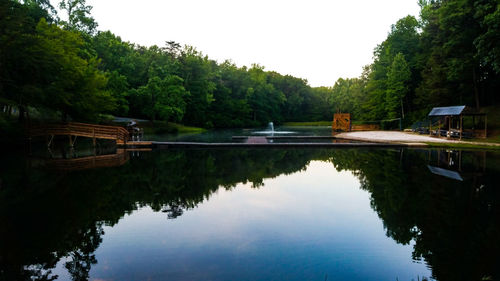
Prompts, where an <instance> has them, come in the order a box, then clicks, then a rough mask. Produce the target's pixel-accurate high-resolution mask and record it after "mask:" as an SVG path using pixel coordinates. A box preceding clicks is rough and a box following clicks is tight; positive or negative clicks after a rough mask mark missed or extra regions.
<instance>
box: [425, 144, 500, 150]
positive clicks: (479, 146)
mask: <svg viewBox="0 0 500 281" xmlns="http://www.w3.org/2000/svg"><path fill="white" fill-rule="evenodd" d="M425 144H427V145H428V146H429V147H436V148H460V149H481V150H495V151H500V146H494V145H487V144H472V143H438V142H426V143H425Z"/></svg>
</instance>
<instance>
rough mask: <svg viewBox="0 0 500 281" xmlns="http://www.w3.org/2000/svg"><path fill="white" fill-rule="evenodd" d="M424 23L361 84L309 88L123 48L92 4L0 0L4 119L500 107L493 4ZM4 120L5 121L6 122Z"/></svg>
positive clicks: (256, 117) (182, 53) (206, 118)
mask: <svg viewBox="0 0 500 281" xmlns="http://www.w3.org/2000/svg"><path fill="white" fill-rule="evenodd" d="M420 6H421V15H420V17H419V18H418V19H417V18H415V17H412V16H407V17H405V18H403V19H401V20H399V21H398V22H397V23H396V24H394V25H393V26H392V28H391V31H390V33H389V34H388V36H387V38H386V40H384V41H383V42H382V43H381V44H380V45H378V46H377V48H376V49H375V51H374V62H373V63H372V64H371V65H369V66H366V67H365V68H364V69H363V74H362V75H361V76H360V77H358V78H347V79H339V80H337V82H336V83H335V85H334V86H333V87H318V88H312V87H310V86H309V85H308V83H307V81H306V80H304V79H300V78H296V77H293V76H290V75H281V74H279V73H276V72H272V71H265V70H264V68H263V67H261V66H259V65H252V66H251V67H249V68H248V67H237V66H236V65H235V64H234V63H232V62H231V61H225V62H222V63H218V62H216V61H214V60H211V59H209V58H208V57H207V56H205V55H203V54H202V53H200V52H199V51H197V50H196V49H195V48H194V47H191V46H181V45H180V44H179V43H176V42H172V41H168V42H166V43H165V45H164V46H150V47H145V46H140V45H137V44H133V43H130V42H124V41H123V40H121V38H120V37H118V36H116V35H114V34H113V33H111V32H110V31H104V32H101V31H97V23H96V22H95V20H94V19H93V18H92V16H91V9H92V7H90V6H88V5H86V3H85V0H62V1H61V2H60V8H61V11H62V12H64V13H65V18H67V20H61V19H60V18H59V16H58V15H57V13H56V12H55V9H54V8H53V7H52V6H51V5H50V2H49V1H48V0H24V1H15V0H0V109H2V112H3V116H5V115H7V116H10V115H14V114H13V112H14V111H16V114H15V115H16V116H19V119H20V120H24V119H26V118H28V119H29V118H30V117H31V118H32V117H33V115H35V114H36V115H37V116H51V117H53V118H57V119H62V120H82V121H85V120H92V121H98V120H99V118H101V119H102V117H103V116H110V115H115V116H133V117H136V118H145V119H150V120H153V121H155V120H164V121H173V122H181V123H184V124H189V125H196V126H202V127H243V126H258V125H262V124H266V123H267V122H270V121H273V122H275V123H281V122H285V121H319V120H331V118H332V113H334V112H337V111H342V112H350V113H351V114H352V115H353V118H354V120H380V119H393V118H400V117H403V118H404V120H405V123H406V124H408V123H410V122H413V121H415V120H418V119H421V118H423V117H425V114H426V113H427V112H428V110H429V109H430V108H431V107H433V106H446V105H457V104H466V105H469V106H473V107H476V108H479V107H480V106H485V105H491V104H495V103H497V102H498V98H497V93H496V92H497V90H498V88H499V82H500V47H499V46H500V8H499V7H500V6H499V4H498V2H497V1H493V0H476V1H472V0H447V1H445V0H441V1H433V0H429V1H427V0H421V1H420ZM1 116H2V115H0V121H1Z"/></svg>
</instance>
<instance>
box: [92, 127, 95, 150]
mask: <svg viewBox="0 0 500 281" xmlns="http://www.w3.org/2000/svg"><path fill="white" fill-rule="evenodd" d="M92 143H93V145H94V148H95V128H92Z"/></svg>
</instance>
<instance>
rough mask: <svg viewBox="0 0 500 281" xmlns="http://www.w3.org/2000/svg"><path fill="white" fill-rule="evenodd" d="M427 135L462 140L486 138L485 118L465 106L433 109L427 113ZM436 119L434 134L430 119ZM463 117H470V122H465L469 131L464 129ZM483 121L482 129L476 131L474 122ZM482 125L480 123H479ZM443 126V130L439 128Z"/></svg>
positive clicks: (482, 114)
mask: <svg viewBox="0 0 500 281" xmlns="http://www.w3.org/2000/svg"><path fill="white" fill-rule="evenodd" d="M428 117H429V120H430V121H429V134H430V135H432V134H433V133H435V135H437V136H446V137H459V138H460V139H462V137H463V136H466V137H473V136H475V137H484V138H486V136H487V122H488V119H487V116H486V113H480V112H477V111H474V110H472V109H470V108H468V107H466V106H465V105H459V106H446V107H434V108H433V109H432V110H431V112H429V115H428ZM433 117H434V118H435V117H437V118H438V129H437V130H435V131H434V132H433V131H432V118H433ZM464 117H472V118H471V120H467V122H466V123H467V125H470V126H467V127H470V129H469V128H468V129H464ZM481 118H483V119H484V128H480V129H478V128H477V127H476V121H477V120H480V119H481ZM481 123H482V122H481ZM442 125H444V128H441V126H442Z"/></svg>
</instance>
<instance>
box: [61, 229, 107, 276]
mask: <svg viewBox="0 0 500 281" xmlns="http://www.w3.org/2000/svg"><path fill="white" fill-rule="evenodd" d="M79 234H80V235H81V237H79V239H78V241H79V242H80V243H79V244H77V245H74V246H73V247H74V250H73V251H72V252H71V253H70V254H69V255H70V257H71V260H70V261H68V262H66V263H65V265H64V266H65V267H66V269H67V270H68V272H69V273H70V274H71V277H72V279H73V280H78V281H80V280H88V279H89V272H90V268H91V266H92V265H93V264H96V263H97V260H96V258H95V255H94V254H93V253H94V252H95V250H96V249H97V247H98V246H99V244H100V243H101V241H102V239H101V235H103V234H104V231H103V230H102V225H101V223H97V226H96V227H90V228H88V229H83V230H82V231H81V232H79Z"/></svg>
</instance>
